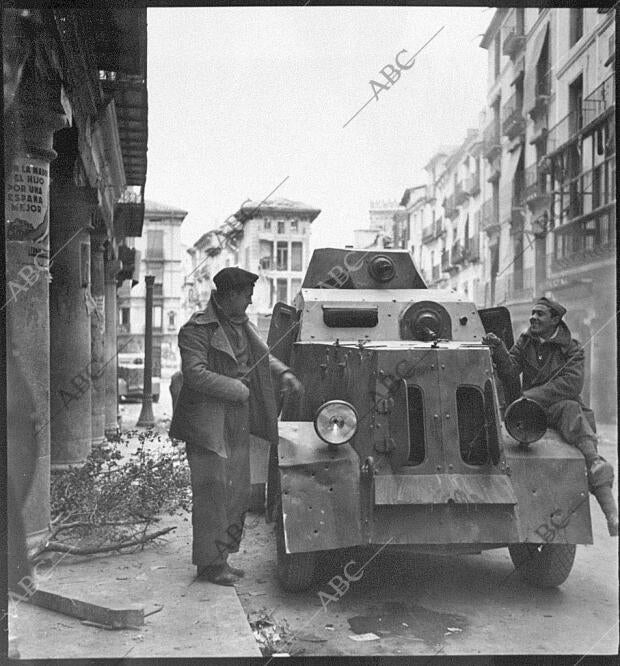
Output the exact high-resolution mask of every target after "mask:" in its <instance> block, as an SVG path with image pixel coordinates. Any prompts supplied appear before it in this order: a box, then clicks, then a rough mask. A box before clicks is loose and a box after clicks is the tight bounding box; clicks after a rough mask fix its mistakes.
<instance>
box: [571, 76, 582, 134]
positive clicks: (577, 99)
mask: <svg viewBox="0 0 620 666" xmlns="http://www.w3.org/2000/svg"><path fill="white" fill-rule="evenodd" d="M568 111H569V113H570V119H569V130H568V131H569V133H570V134H575V133H576V132H577V131H578V130H580V129H581V128H582V127H583V76H582V75H581V74H580V75H579V76H578V77H577V78H576V79H575V80H574V81H573V82H572V83H571V84H570V85H569V86H568Z"/></svg>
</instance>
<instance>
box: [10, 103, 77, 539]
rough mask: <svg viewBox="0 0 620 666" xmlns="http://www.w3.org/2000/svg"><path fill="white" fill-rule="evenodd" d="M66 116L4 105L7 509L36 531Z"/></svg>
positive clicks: (45, 484) (43, 497) (45, 491)
mask: <svg viewBox="0 0 620 666" xmlns="http://www.w3.org/2000/svg"><path fill="white" fill-rule="evenodd" d="M65 122H66V119H65V117H64V116H62V115H59V114H55V113H49V112H46V111H45V107H44V106H41V108H32V107H25V106H17V105H15V106H14V107H13V108H12V110H11V112H10V114H9V115H8V114H6V113H5V135H4V136H5V146H4V148H5V160H6V161H5V168H6V171H5V230H6V298H7V302H6V303H3V304H2V306H3V308H4V314H5V316H6V334H7V388H8V398H9V400H8V412H7V440H8V442H7V448H8V451H7V464H8V471H9V480H10V483H11V485H12V486H16V487H15V488H14V500H15V502H16V504H17V505H18V507H9V510H15V509H17V510H19V508H22V507H23V518H24V529H25V532H26V534H27V535H28V536H29V537H33V538H35V539H36V537H37V536H40V535H42V534H43V533H45V532H46V530H47V526H48V524H49V520H50V492H49V474H50V386H49V368H50V329H49V267H48V264H49V261H48V260H49V183H50V176H49V172H50V162H51V161H52V160H54V158H55V157H56V153H55V152H54V150H53V149H52V145H53V134H54V131H55V130H57V129H60V128H61V127H63V126H64V124H65ZM11 542H12V538H11V535H10V536H9V543H11Z"/></svg>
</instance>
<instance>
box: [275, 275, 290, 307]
mask: <svg viewBox="0 0 620 666" xmlns="http://www.w3.org/2000/svg"><path fill="white" fill-rule="evenodd" d="M287 286H288V284H287V280H282V279H278V280H276V301H278V302H282V303H288V289H287Z"/></svg>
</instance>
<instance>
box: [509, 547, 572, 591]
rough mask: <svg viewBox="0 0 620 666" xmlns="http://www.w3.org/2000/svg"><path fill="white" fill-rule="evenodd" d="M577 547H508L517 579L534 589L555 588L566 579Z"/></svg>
mask: <svg viewBox="0 0 620 666" xmlns="http://www.w3.org/2000/svg"><path fill="white" fill-rule="evenodd" d="M576 550H577V546H576V545H575V544H574V543H543V544H540V543H515V544H511V545H510V546H508V552H509V553H510V559H511V560H512V562H513V564H514V565H515V569H516V571H517V574H518V575H519V577H520V578H521V579H522V580H524V581H526V582H527V583H530V584H531V585H535V586H536V587H557V586H558V585H561V584H562V583H563V582H564V581H565V580H566V579H567V578H568V574H569V573H570V571H571V569H572V568H573V562H574V561H575V552H576Z"/></svg>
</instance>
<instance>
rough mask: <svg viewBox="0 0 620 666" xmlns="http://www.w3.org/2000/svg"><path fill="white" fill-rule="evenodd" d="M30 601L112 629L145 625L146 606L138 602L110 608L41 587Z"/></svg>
mask: <svg viewBox="0 0 620 666" xmlns="http://www.w3.org/2000/svg"><path fill="white" fill-rule="evenodd" d="M28 601H29V602H30V603H31V604H34V605H35V606H40V607H41V608H47V609H48V610H52V611H56V612H57V613H63V614H64V615H70V616H71V617H77V618H79V619H80V620H88V621H89V622H96V623H97V624H101V625H105V626H106V627H109V628H111V629H125V628H127V627H140V626H142V625H144V607H143V606H138V605H136V604H130V605H129V606H128V607H126V608H108V607H106V606H99V605H97V604H92V603H89V602H88V601H82V600H81V599H76V598H72V597H65V596H63V595H62V594H58V593H57V592H50V591H48V590H42V589H40V588H39V589H38V590H36V592H35V593H34V594H33V595H32V596H31V597H30V598H29V599H28Z"/></svg>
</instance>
